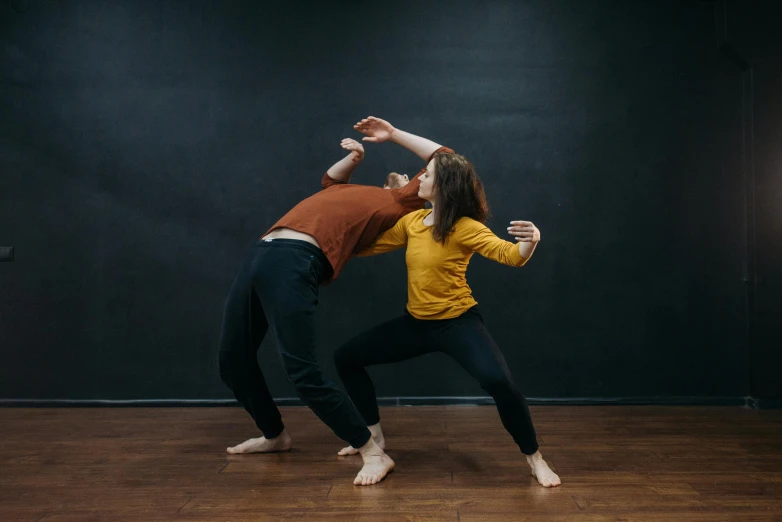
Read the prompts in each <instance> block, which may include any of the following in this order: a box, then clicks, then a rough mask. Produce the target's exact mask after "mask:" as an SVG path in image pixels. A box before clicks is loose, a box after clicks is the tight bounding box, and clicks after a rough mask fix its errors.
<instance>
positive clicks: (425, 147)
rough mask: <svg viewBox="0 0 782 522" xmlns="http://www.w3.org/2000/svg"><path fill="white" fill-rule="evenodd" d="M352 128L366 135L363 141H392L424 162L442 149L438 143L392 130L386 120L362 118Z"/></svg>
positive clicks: (398, 130)
mask: <svg viewBox="0 0 782 522" xmlns="http://www.w3.org/2000/svg"><path fill="white" fill-rule="evenodd" d="M353 128H354V129H356V130H357V131H359V132H361V133H362V134H366V137H364V141H368V142H371V143H382V142H384V141H392V142H394V143H397V144H399V145H401V146H403V147H404V148H406V149H408V150H410V151H411V152H413V153H415V154H417V155H418V157H420V158H421V159H422V160H424V161H429V160H430V159H431V158H432V154H434V153H435V151H437V149H439V148H440V147H442V145H440V144H439V143H435V142H433V141H431V140H427V139H426V138H422V137H421V136H416V135H415V134H410V133H409V132H405V131H403V130H400V129H397V128H394V126H393V125H391V124H390V123H388V122H387V121H386V120H381V119H380V118H375V117H374V116H369V117H368V118H364V119H363V120H361V121H360V122H358V123H356V124H355V125H354V126H353Z"/></svg>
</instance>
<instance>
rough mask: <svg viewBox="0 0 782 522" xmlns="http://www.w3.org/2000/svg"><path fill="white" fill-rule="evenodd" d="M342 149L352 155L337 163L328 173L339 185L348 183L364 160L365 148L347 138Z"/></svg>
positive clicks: (343, 141)
mask: <svg viewBox="0 0 782 522" xmlns="http://www.w3.org/2000/svg"><path fill="white" fill-rule="evenodd" d="M341 145H342V148H343V149H345V150H348V151H350V154H348V155H347V156H345V157H344V158H342V159H341V160H339V161H338V162H336V163H335V164H334V165H332V166H331V168H330V169H329V170H328V171H327V172H326V174H328V175H329V177H330V178H331V179H333V180H334V181H337V182H339V183H347V182H349V181H350V176H351V174H353V171H354V170H356V167H358V164H359V163H361V160H363V159H364V146H363V145H361V143H359V142H357V141H356V140H353V139H350V138H345V139H344V140H342V143H341Z"/></svg>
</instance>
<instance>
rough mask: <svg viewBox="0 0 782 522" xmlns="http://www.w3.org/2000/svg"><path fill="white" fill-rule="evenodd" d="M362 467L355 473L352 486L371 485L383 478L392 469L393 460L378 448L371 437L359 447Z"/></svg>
mask: <svg viewBox="0 0 782 522" xmlns="http://www.w3.org/2000/svg"><path fill="white" fill-rule="evenodd" d="M358 451H359V453H361V458H362V459H364V467H363V468H361V471H359V472H358V475H356V479H355V480H354V481H353V485H354V486H371V485H372V484H377V483H378V482H380V481H381V480H383V479H384V478H385V477H386V475H388V474H389V473H391V471H392V470H393V469H394V461H393V460H391V457H389V456H388V455H386V454H385V452H384V451H383V450H382V449H380V447H379V446H378V445H377V443H376V442H375V441H374V440H373V439H371V438H370V439H369V442H367V443H366V444H364V445H363V446H361V447H360V448H359V450H358Z"/></svg>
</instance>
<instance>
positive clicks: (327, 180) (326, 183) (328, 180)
mask: <svg viewBox="0 0 782 522" xmlns="http://www.w3.org/2000/svg"><path fill="white" fill-rule="evenodd" d="M346 184H347V181H338V180H336V179H334V178H332V177H331V176H329V173H328V172H326V173H325V174H324V175H323V179H321V180H320V186H321V187H323V188H324V189H327V188H329V187H330V186H332V185H346Z"/></svg>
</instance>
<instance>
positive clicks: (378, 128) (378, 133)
mask: <svg viewBox="0 0 782 522" xmlns="http://www.w3.org/2000/svg"><path fill="white" fill-rule="evenodd" d="M353 128H354V129H356V130H357V131H358V132H360V133H362V134H366V137H365V138H364V141H369V142H371V143H382V142H384V141H388V140H390V139H391V135H392V134H393V133H394V131H395V130H396V129H394V126H393V125H391V124H390V123H388V122H387V121H386V120H381V119H380V118H375V117H374V116H370V117H368V118H364V119H363V120H361V121H360V122H358V123H356V124H355V125H353Z"/></svg>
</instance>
